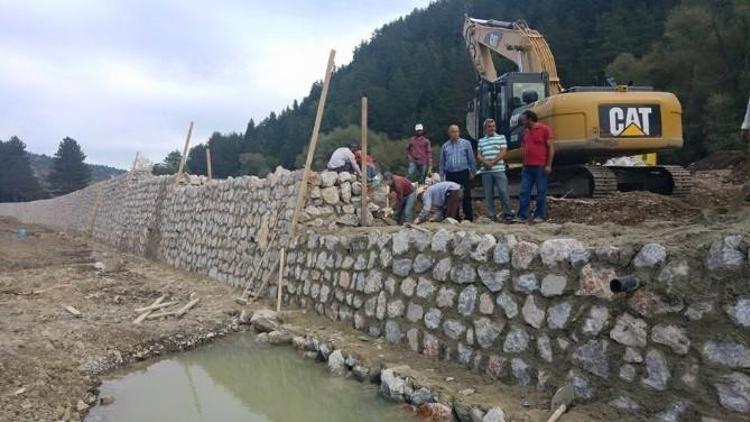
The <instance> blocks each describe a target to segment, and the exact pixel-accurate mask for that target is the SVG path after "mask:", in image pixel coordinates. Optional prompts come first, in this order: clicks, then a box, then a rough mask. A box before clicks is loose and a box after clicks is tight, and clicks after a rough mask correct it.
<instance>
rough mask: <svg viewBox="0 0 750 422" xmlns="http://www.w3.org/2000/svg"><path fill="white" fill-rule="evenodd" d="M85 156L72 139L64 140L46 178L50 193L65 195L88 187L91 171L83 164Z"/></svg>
mask: <svg viewBox="0 0 750 422" xmlns="http://www.w3.org/2000/svg"><path fill="white" fill-rule="evenodd" d="M85 159H86V155H85V154H84V153H83V151H81V147H80V145H78V142H76V140H75V139H73V138H68V137H66V138H64V139H63V140H62V142H60V146H59V147H58V148H57V153H55V157H54V161H53V163H52V171H51V172H50V174H49V176H47V182H48V183H49V185H50V189H51V190H52V193H53V194H55V195H65V194H66V193H70V192H73V191H76V190H79V189H82V188H85V187H86V186H88V184H89V182H90V181H91V169H90V168H89V167H88V166H87V165H86V164H84V162H83V160H85Z"/></svg>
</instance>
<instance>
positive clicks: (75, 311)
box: [64, 305, 81, 318]
mask: <svg viewBox="0 0 750 422" xmlns="http://www.w3.org/2000/svg"><path fill="white" fill-rule="evenodd" d="M64 308H65V310H66V311H68V312H69V313H70V314H71V315H73V316H74V317H76V318H80V317H81V312H80V311H79V310H78V309H76V308H74V307H72V306H70V305H65V306H64Z"/></svg>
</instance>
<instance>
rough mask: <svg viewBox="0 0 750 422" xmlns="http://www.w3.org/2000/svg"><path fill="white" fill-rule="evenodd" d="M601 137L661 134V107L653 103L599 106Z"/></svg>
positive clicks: (646, 136) (636, 136)
mask: <svg viewBox="0 0 750 422" xmlns="http://www.w3.org/2000/svg"><path fill="white" fill-rule="evenodd" d="M599 127H600V128H601V136H602V137H603V138H653V137H658V136H661V109H660V107H659V106H658V105H654V104H627V105H621V104H607V105H601V106H599Z"/></svg>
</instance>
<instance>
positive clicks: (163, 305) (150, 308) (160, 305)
mask: <svg viewBox="0 0 750 422" xmlns="http://www.w3.org/2000/svg"><path fill="white" fill-rule="evenodd" d="M175 303H177V301H172V302H164V303H157V304H154V305H148V306H146V307H144V308H138V309H136V310H135V312H139V313H140V312H147V311H155V310H157V309H161V308H166V307H167V306H172V305H174V304H175Z"/></svg>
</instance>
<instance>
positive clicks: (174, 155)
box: [151, 150, 188, 176]
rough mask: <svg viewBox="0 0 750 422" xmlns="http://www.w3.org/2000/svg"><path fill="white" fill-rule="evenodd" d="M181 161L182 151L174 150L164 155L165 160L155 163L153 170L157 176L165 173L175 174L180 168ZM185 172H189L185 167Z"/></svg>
mask: <svg viewBox="0 0 750 422" xmlns="http://www.w3.org/2000/svg"><path fill="white" fill-rule="evenodd" d="M181 162H182V154H181V153H180V151H178V150H174V151H172V152H170V153H169V154H167V156H166V157H164V161H162V162H161V163H159V164H156V165H154V168H153V169H152V171H151V172H152V173H153V174H155V175H157V176H162V175H165V174H175V173H177V170H179V169H180V163H181ZM185 172H186V173H187V172H188V170H187V169H185Z"/></svg>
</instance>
